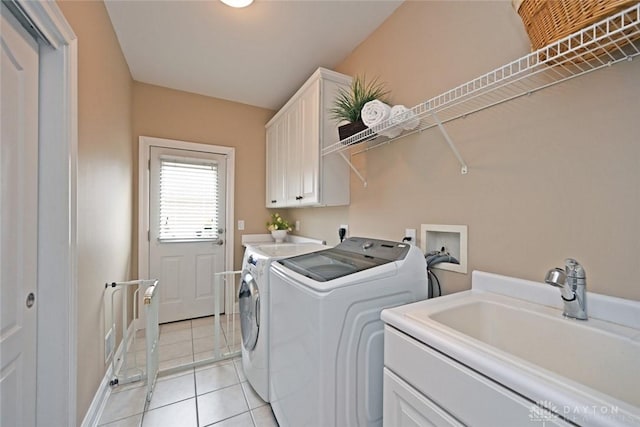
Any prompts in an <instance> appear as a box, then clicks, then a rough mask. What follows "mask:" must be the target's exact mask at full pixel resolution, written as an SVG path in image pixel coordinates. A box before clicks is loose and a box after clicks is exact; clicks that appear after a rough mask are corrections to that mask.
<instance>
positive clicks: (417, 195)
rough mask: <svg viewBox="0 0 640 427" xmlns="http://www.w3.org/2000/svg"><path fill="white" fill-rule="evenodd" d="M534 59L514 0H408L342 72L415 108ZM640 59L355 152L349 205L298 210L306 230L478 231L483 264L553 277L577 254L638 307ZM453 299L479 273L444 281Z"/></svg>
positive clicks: (593, 279) (473, 257)
mask: <svg viewBox="0 0 640 427" xmlns="http://www.w3.org/2000/svg"><path fill="white" fill-rule="evenodd" d="M526 53H528V40H527V36H526V34H525V32H524V29H523V28H522V25H521V23H520V21H519V17H518V16H517V15H516V14H515V13H514V12H513V10H512V9H511V4H510V2H506V1H503V2H479V1H470V2H459V1H439V2H432V1H429V2H418V1H409V2H405V3H404V4H403V5H402V6H400V7H399V8H398V9H397V11H396V12H395V13H394V14H393V15H392V16H391V17H390V18H389V19H388V20H387V21H386V22H385V23H384V24H383V25H382V26H381V27H380V28H379V29H378V30H376V32H375V33H374V34H373V35H372V36H370V37H369V38H368V39H367V40H365V42H363V43H362V44H361V45H360V46H359V47H358V48H357V49H356V50H355V51H354V52H353V53H352V54H351V55H350V56H349V57H348V58H346V60H345V61H344V62H343V63H342V64H341V65H340V66H339V67H338V68H337V70H338V71H341V72H344V73H346V74H351V75H354V74H359V73H366V74H367V76H379V78H380V80H382V81H386V82H387V83H388V87H389V89H391V92H392V101H393V103H397V104H405V105H407V106H413V105H415V104H417V103H419V102H420V101H423V100H426V99H429V98H431V97H433V96H435V95H438V94H440V93H442V92H444V91H446V90H448V89H451V88H452V87H454V86H456V85H458V84H461V83H464V82H466V81H468V80H471V79H473V78H475V77H477V76H479V75H481V74H483V73H485V72H488V71H490V70H492V69H494V68H496V67H498V66H501V65H503V64H505V63H507V62H509V61H511V60H514V59H516V58H519V57H520V56H523V55H524V54H526ZM638 75H640V63H639V61H633V62H630V63H622V64H619V65H616V66H615V67H612V68H611V69H606V70H602V71H598V72H597V73H595V74H592V75H588V76H585V77H581V78H579V79H576V80H573V81H570V82H567V83H565V84H562V85H559V86H556V87H553V88H550V89H547V90H545V91H542V92H538V93H536V94H533V95H532V96H529V97H525V98H521V99H518V100H515V101H512V102H509V103H507V104H503V105H501V106H498V107H495V108H493V109H491V110H487V111H483V112H480V113H477V114H475V115H473V116H470V117H467V118H466V119H460V120H458V121H456V122H454V123H451V124H450V125H447V129H448V131H449V134H450V135H451V137H452V139H453V140H454V142H455V144H456V145H457V147H458V149H459V150H460V152H461V154H462V156H463V157H464V158H465V160H466V162H467V163H468V165H469V174H468V175H465V176H462V175H461V174H460V166H459V164H458V163H457V161H456V159H455V157H454V156H453V154H452V153H451V151H450V150H449V149H448V148H447V146H446V144H445V142H444V139H443V137H442V135H441V134H440V133H439V132H438V131H437V130H435V129H432V130H429V131H426V132H423V133H422V134H418V135H415V136H410V137H407V138H404V139H402V140H400V141H397V142H395V143H393V144H390V145H386V146H384V147H382V148H378V149H375V150H372V151H369V152H368V153H367V154H361V155H358V156H355V157H354V159H353V160H354V162H355V163H356V164H357V165H358V167H359V168H361V169H362V170H363V171H364V173H365V174H366V176H367V179H368V186H367V187H366V188H365V187H363V186H362V184H361V182H360V181H359V180H358V179H357V178H356V177H355V175H353V174H352V175H351V190H352V196H351V205H350V206H348V207H344V208H331V209H304V210H302V209H301V210H295V209H292V210H289V211H288V212H287V216H288V218H290V219H292V220H300V221H301V225H302V229H301V231H300V234H303V235H309V236H315V237H321V238H325V239H326V240H327V241H329V243H336V242H337V228H338V225H339V224H340V223H348V224H349V226H350V233H351V234H352V235H365V236H373V237H381V238H388V239H396V240H399V239H401V238H402V237H403V233H404V229H405V228H417V229H418V230H419V228H420V224H423V223H435V224H467V225H468V226H469V267H470V268H469V272H471V271H472V270H474V269H478V270H484V271H489V272H495V273H499V274H506V275H513V276H517V277H523V278H526V279H531V280H537V281H542V280H543V277H544V275H545V273H546V271H547V270H548V269H549V268H551V267H554V266H562V265H563V259H564V258H566V257H575V258H576V259H578V260H579V261H580V262H582V263H583V264H584V266H585V268H586V271H587V275H588V286H589V288H590V290H592V291H594V292H599V293H603V294H608V295H614V296H619V297H625V298H631V299H636V300H640V286H638V277H639V276H640V262H638V261H639V259H640V144H639V143H638V141H637V139H638V135H639V134H640V124H639V123H640V121H639V120H638V116H639V114H640V84H638ZM439 277H440V279H441V282H442V284H443V287H444V291H445V292H446V293H451V292H455V291H460V290H463V289H467V288H469V287H470V283H471V275H470V274H468V275H462V274H457V273H450V272H447V273H441V274H439Z"/></svg>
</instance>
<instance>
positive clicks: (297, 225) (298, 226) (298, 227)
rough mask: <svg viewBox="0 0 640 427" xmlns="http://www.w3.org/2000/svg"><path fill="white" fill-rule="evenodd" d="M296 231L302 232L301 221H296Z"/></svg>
mask: <svg viewBox="0 0 640 427" xmlns="http://www.w3.org/2000/svg"><path fill="white" fill-rule="evenodd" d="M296 231H300V221H296Z"/></svg>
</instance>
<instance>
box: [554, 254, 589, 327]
mask: <svg viewBox="0 0 640 427" xmlns="http://www.w3.org/2000/svg"><path fill="white" fill-rule="evenodd" d="M564 263H565V267H564V270H563V269H561V268H554V269H552V270H549V272H548V273H547V277H545V279H544V281H545V282H546V283H548V284H549V285H551V286H555V287H557V288H560V294H561V296H562V301H563V302H564V312H563V313H562V314H563V315H564V316H565V317H571V318H573V319H580V320H587V277H586V274H585V272H584V268H583V267H582V266H581V265H580V263H578V261H576V260H575V259H572V258H567V259H566V260H565V261H564Z"/></svg>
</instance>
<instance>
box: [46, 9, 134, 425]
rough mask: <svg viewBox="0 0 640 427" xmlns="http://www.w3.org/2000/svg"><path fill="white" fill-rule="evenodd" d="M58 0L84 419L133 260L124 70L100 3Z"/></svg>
mask: <svg viewBox="0 0 640 427" xmlns="http://www.w3.org/2000/svg"><path fill="white" fill-rule="evenodd" d="M58 5H59V6H60V9H61V10H62V12H63V13H64V15H65V18H66V19H67V21H68V22H69V24H70V25H71V27H72V28H73V30H74V32H75V33H76V35H77V36H78V376H77V377H78V388H77V393H78V402H77V408H78V412H77V422H78V425H80V423H81V422H82V419H83V418H84V416H85V414H86V412H87V410H88V408H89V405H90V404H91V400H92V399H93V396H94V394H95V392H96V390H97V389H98V386H99V384H100V381H101V380H102V378H103V377H104V374H105V371H106V368H105V363H104V343H103V341H104V339H103V334H104V311H103V292H104V283H105V282H106V281H118V280H127V279H128V278H129V269H130V262H131V258H130V257H131V215H132V213H131V212H132V176H133V169H132V151H133V147H132V141H133V138H132V134H131V93H132V84H133V81H132V79H131V75H130V73H129V68H128V66H127V64H126V62H125V60H124V56H123V55H122V52H121V50H120V46H119V44H118V41H117V39H116V36H115V33H114V32H113V28H112V26H111V21H110V20H109V16H108V15H107V11H106V9H105V7H104V4H103V3H102V2H76V1H63V2H59V3H58Z"/></svg>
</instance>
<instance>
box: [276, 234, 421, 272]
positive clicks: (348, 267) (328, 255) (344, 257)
mask: <svg viewBox="0 0 640 427" xmlns="http://www.w3.org/2000/svg"><path fill="white" fill-rule="evenodd" d="M408 252H409V245H407V244H404V243H398V242H390V241H386V240H376V239H364V238H360V237H351V238H349V239H347V240H345V241H344V242H342V243H341V244H339V245H338V246H336V247H335V248H331V249H327V250H324V251H320V252H313V253H310V254H305V255H299V256H296V257H293V258H286V259H283V260H280V261H278V262H279V263H280V264H282V265H284V266H285V267H287V268H288V269H290V270H293V271H295V272H296V273H299V274H302V275H303V276H307V277H309V278H311V279H313V280H316V281H318V282H327V281H329V280H333V279H337V278H339V277H343V276H347V275H349V274H354V273H357V272H359V271H363V270H368V269H370V268H373V267H377V266H380V265H383V264H388V263H391V262H394V261H398V260H402V259H404V258H405V256H406V255H407V253H408Z"/></svg>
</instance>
